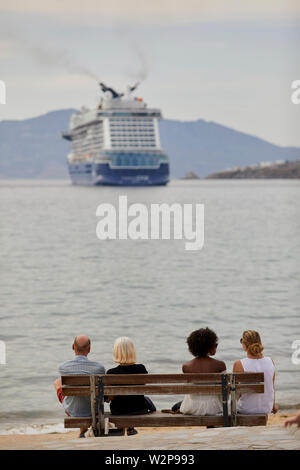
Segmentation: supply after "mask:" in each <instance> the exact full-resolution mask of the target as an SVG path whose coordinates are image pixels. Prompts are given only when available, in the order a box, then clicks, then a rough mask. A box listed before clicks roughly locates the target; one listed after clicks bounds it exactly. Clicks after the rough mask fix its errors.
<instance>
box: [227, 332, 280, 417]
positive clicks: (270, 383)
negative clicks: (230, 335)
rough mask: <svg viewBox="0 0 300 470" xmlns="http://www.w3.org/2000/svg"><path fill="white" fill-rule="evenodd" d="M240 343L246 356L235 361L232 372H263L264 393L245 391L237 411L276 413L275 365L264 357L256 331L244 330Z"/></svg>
mask: <svg viewBox="0 0 300 470" xmlns="http://www.w3.org/2000/svg"><path fill="white" fill-rule="evenodd" d="M240 343H241V345H242V347H243V349H244V351H245V352H246V353H247V357H245V358H244V359H241V360H239V361H236V362H235V363H234V365H233V372H236V373H240V372H263V373H264V389H265V391H264V393H245V394H243V395H241V396H240V398H239V401H238V404H237V411H238V412H239V413H243V414H255V413H271V412H272V413H277V411H278V406H277V405H276V404H275V391H274V383H275V366H274V362H273V360H272V359H271V358H270V357H268V356H267V357H264V356H263V354H262V352H263V350H264V347H263V345H262V342H261V338H260V335H259V333H258V332H257V331H254V330H247V331H244V333H243V335H242V338H241V339H240Z"/></svg>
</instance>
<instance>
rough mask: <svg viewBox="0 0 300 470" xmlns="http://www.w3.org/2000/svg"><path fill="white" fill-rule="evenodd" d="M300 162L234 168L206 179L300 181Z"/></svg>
mask: <svg viewBox="0 0 300 470" xmlns="http://www.w3.org/2000/svg"><path fill="white" fill-rule="evenodd" d="M298 178H300V160H295V161H285V162H280V163H261V164H260V165H253V166H250V167H246V168H234V169H232V170H224V171H221V172H218V173H213V174H211V175H209V176H207V177H206V178H205V179H298Z"/></svg>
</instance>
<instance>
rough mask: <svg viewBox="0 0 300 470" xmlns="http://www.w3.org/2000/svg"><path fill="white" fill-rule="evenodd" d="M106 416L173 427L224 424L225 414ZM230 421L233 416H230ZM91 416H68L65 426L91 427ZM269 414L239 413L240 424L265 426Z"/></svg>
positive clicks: (113, 420) (133, 423) (112, 419)
mask: <svg viewBox="0 0 300 470" xmlns="http://www.w3.org/2000/svg"><path fill="white" fill-rule="evenodd" d="M105 418H109V421H110V422H111V423H114V424H115V425H116V426H117V427H119V428H123V427H129V426H136V427H141V428H142V427H171V426H220V427H222V426H223V416H190V415H182V414H168V413H161V412H159V411H157V412H155V413H149V414H147V415H135V416H133V415H123V416H122V415H118V416H114V415H111V414H110V413H105ZM228 418H229V423H231V417H230V416H229V417H228ZM91 422H92V419H91V418H80V417H68V418H65V423H64V424H65V428H79V427H89V426H90V425H91ZM266 424H267V415H265V414H255V415H239V414H237V425H238V426H265V425H266Z"/></svg>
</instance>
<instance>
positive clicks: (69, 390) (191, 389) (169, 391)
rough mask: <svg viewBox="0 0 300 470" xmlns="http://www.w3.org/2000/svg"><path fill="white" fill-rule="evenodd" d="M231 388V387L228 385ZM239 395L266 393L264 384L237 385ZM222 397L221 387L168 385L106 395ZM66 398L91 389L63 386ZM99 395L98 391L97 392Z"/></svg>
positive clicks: (107, 390) (124, 388)
mask: <svg viewBox="0 0 300 470" xmlns="http://www.w3.org/2000/svg"><path fill="white" fill-rule="evenodd" d="M228 386H229V385H228ZM236 391H237V392H239V393H264V384H251V383H250V384H247V383H246V384H240V383H239V384H236ZM194 393H197V394H199V395H221V393H222V388H221V385H208V384H204V385H202V384H180V385H176V384H167V385H121V386H117V385H114V386H107V385H106V386H105V387H104V394H105V395H112V396H115V395H185V394H194ZM62 394H63V395H64V396H78V397H83V396H89V395H90V388H89V387H81V386H69V385H68V386H66V385H63V386H62ZM96 394H98V390H96Z"/></svg>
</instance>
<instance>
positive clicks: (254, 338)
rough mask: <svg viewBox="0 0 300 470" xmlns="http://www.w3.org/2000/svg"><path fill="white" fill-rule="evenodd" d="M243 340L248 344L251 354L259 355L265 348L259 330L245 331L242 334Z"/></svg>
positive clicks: (248, 350)
mask: <svg viewBox="0 0 300 470" xmlns="http://www.w3.org/2000/svg"><path fill="white" fill-rule="evenodd" d="M242 342H243V343H244V344H245V345H246V348H247V352H248V353H249V354H251V356H258V355H259V354H261V353H262V351H263V350H264V347H263V345H262V342H261V338H260V334H259V333H258V332H257V331H254V330H246V331H244V332H243V336H242Z"/></svg>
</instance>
